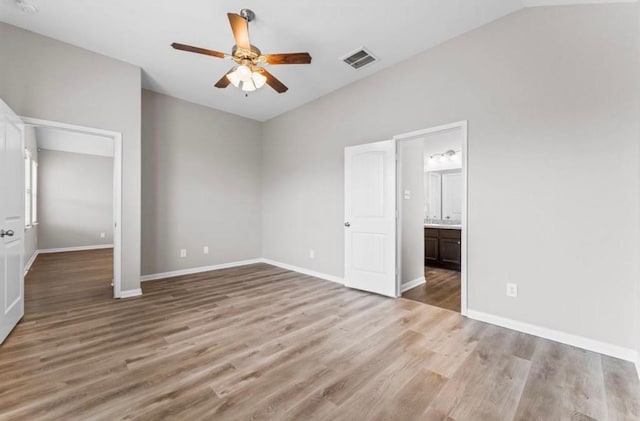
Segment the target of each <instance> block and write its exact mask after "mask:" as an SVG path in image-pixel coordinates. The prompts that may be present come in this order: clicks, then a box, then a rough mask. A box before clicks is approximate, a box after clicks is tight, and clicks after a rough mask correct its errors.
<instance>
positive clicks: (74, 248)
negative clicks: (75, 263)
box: [37, 244, 113, 254]
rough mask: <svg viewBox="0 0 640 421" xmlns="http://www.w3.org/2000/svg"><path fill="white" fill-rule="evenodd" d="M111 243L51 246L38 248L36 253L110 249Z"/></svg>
mask: <svg viewBox="0 0 640 421" xmlns="http://www.w3.org/2000/svg"><path fill="white" fill-rule="evenodd" d="M112 248H113V244H96V245H93V246H78V247H60V248H52V249H40V250H38V251H37V252H38V254H47V253H65V252H68V251H84V250H99V249H112Z"/></svg>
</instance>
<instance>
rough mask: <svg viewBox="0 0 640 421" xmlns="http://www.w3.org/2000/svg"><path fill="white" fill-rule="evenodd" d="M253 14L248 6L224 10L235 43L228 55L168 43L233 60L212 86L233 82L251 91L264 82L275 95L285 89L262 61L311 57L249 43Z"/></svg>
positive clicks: (297, 61) (306, 61)
mask: <svg viewBox="0 0 640 421" xmlns="http://www.w3.org/2000/svg"><path fill="white" fill-rule="evenodd" d="M255 16H256V15H255V13H253V12H252V11H251V10H249V9H242V10H241V11H240V14H237V13H227V17H228V18H229V23H230V24H231V30H232V31H233V37H234V38H235V41H236V45H234V46H233V48H232V49H231V54H225V53H221V52H219V51H214V50H208V49H206V48H200V47H193V46H191V45H185V44H179V43H177V42H174V43H173V44H171V46H172V47H173V48H175V49H176V50H182V51H189V52H192V53H197V54H204V55H208V56H212V57H218V58H227V57H228V58H230V59H231V60H233V61H235V62H236V64H237V66H234V67H233V68H232V69H231V70H229V71H228V72H227V74H225V75H224V76H222V78H221V79H220V80H219V81H218V82H217V83H216V85H215V86H216V88H226V87H227V86H229V84H233V86H235V87H236V88H240V89H242V90H243V91H245V92H252V91H255V90H256V89H260V88H261V87H263V86H264V85H265V83H266V84H267V85H269V86H271V87H272V88H273V89H275V90H276V92H278V93H279V94H281V93H284V92H286V91H287V90H288V89H289V88H287V87H286V86H285V84H284V83H282V82H280V81H279V80H278V79H276V78H275V77H274V76H273V75H272V74H271V73H269V72H268V71H267V70H266V69H264V68H263V67H261V65H262V64H271V65H276V64H309V63H311V56H310V55H309V53H284V54H264V55H263V54H262V53H261V52H260V50H259V49H258V47H256V46H255V45H251V43H250V42H249V22H251V21H252V20H254V19H255Z"/></svg>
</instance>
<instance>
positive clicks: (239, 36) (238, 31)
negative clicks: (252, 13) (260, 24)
mask: <svg viewBox="0 0 640 421" xmlns="http://www.w3.org/2000/svg"><path fill="white" fill-rule="evenodd" d="M227 16H228V17H229V23H230V24H231V30H232V31H233V37H234V38H235V40H236V46H237V47H238V48H242V49H244V50H251V43H250V42H249V22H247V20H246V19H245V18H243V17H242V16H240V15H237V14H235V13H227Z"/></svg>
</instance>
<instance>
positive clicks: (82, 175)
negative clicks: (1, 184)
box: [38, 149, 113, 250]
mask: <svg viewBox="0 0 640 421" xmlns="http://www.w3.org/2000/svg"><path fill="white" fill-rule="evenodd" d="M38 178H39V179H40V186H39V187H40V188H39V190H38V213H39V219H40V224H39V226H38V243H39V247H40V249H42V250H45V249H54V248H65V247H83V246H95V245H107V244H113V158H110V157H105V156H95V155H85V154H78V153H71V152H60V151H51V150H46V149H41V150H40V161H39V177H38ZM102 232H103V233H104V234H105V238H100V233H102Z"/></svg>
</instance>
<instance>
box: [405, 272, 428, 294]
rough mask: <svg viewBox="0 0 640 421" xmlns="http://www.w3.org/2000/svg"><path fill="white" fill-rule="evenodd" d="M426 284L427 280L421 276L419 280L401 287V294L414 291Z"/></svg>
mask: <svg viewBox="0 0 640 421" xmlns="http://www.w3.org/2000/svg"><path fill="white" fill-rule="evenodd" d="M426 283H427V280H426V279H425V277H424V276H421V277H419V278H416V279H414V280H413V281H409V282H407V283H406V284H402V285H400V293H403V292H405V291H409V290H410V289H413V288H415V287H417V286H419V285H422V284H426Z"/></svg>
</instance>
